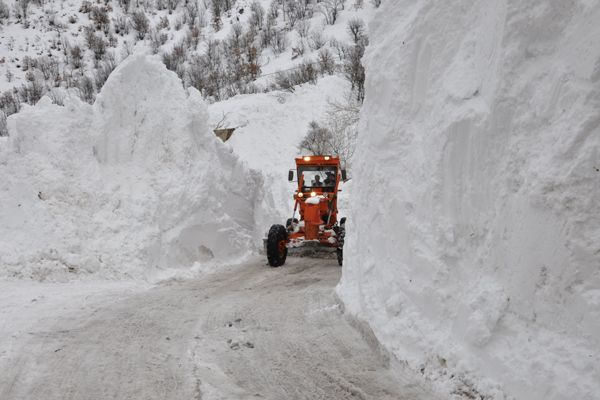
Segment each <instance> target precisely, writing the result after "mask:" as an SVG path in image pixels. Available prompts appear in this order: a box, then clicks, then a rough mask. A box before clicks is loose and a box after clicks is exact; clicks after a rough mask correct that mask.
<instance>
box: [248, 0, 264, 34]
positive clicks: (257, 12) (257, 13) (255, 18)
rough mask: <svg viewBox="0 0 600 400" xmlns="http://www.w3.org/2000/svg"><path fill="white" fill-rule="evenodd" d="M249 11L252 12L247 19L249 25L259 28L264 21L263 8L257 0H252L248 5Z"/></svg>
mask: <svg viewBox="0 0 600 400" xmlns="http://www.w3.org/2000/svg"><path fill="white" fill-rule="evenodd" d="M250 11H251V12H252V15H251V16H250V21H249V23H250V26H251V27H254V28H256V29H257V30H261V29H262V28H263V25H264V23H265V9H264V8H263V6H262V5H260V3H259V2H258V1H257V0H254V1H253V2H252V4H251V5H250Z"/></svg>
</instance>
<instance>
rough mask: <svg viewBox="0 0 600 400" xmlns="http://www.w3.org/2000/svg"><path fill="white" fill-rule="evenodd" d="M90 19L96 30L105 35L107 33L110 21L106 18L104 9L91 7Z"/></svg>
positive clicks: (106, 13) (106, 14)
mask: <svg viewBox="0 0 600 400" xmlns="http://www.w3.org/2000/svg"><path fill="white" fill-rule="evenodd" d="M90 19H91V20H92V21H93V22H94V24H95V26H96V29H97V30H102V31H104V32H105V33H108V30H109V28H110V19H109V18H108V12H107V10H106V8H104V7H92V10H91V12H90Z"/></svg>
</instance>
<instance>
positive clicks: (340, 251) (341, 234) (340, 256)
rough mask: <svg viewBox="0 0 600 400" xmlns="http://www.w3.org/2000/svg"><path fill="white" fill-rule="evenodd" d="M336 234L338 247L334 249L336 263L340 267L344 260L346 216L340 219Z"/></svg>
mask: <svg viewBox="0 0 600 400" xmlns="http://www.w3.org/2000/svg"><path fill="white" fill-rule="evenodd" d="M336 233H337V235H338V248H337V249H336V254H337V261H338V265H339V266H340V267H341V266H342V264H343V262H344V241H345V240H346V217H343V218H342V219H341V220H340V225H339V226H338V229H337V230H336Z"/></svg>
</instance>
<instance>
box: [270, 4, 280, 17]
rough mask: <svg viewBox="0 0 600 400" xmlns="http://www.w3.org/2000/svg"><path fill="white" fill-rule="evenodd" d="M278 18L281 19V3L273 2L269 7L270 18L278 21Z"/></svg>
mask: <svg viewBox="0 0 600 400" xmlns="http://www.w3.org/2000/svg"><path fill="white" fill-rule="evenodd" d="M277 17H279V2H278V1H277V0H273V1H271V4H270V5H269V18H271V19H277Z"/></svg>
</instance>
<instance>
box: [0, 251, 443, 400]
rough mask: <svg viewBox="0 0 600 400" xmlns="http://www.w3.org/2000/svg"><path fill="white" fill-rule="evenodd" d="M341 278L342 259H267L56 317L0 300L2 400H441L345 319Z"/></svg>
mask: <svg viewBox="0 0 600 400" xmlns="http://www.w3.org/2000/svg"><path fill="white" fill-rule="evenodd" d="M340 273H341V269H340V268H339V267H338V266H337V265H336V262H335V261H334V260H322V259H320V260H313V259H293V258H292V259H288V263H287V264H286V265H285V266H284V267H282V268H277V269H271V268H269V267H267V266H265V265H264V261H263V260H262V259H258V258H257V259H256V260H255V261H253V262H251V263H249V264H247V265H243V266H237V267H232V268H229V269H227V270H225V271H223V272H219V273H215V274H211V275H206V276H204V277H202V278H199V279H195V280H188V281H177V282H168V283H163V284H160V285H158V286H155V287H152V288H141V289H139V290H131V289H128V288H120V289H119V287H117V289H114V288H113V289H111V290H110V291H105V292H104V296H103V295H102V294H98V293H96V294H94V296H96V297H93V296H92V300H90V298H89V296H85V297H83V296H81V295H80V294H78V293H72V294H70V296H72V299H71V301H69V300H68V296H69V295H66V296H67V300H65V298H64V296H63V297H60V296H59V297H60V298H61V299H62V300H61V301H62V303H61V302H60V301H58V302H57V303H56V304H55V305H56V307H53V304H52V301H49V302H48V301H47V302H46V303H45V304H39V305H36V304H35V303H37V302H38V301H39V302H40V303H43V301H41V300H38V298H36V299H35V301H33V299H29V298H28V297H27V296H28V295H27V294H25V295H23V294H22V293H23V292H27V291H26V290H25V291H24V290H21V289H20V290H19V293H21V297H22V300H23V301H24V302H25V303H26V304H23V305H22V306H19V305H18V304H16V303H15V302H17V303H18V302H19V297H18V296H16V297H15V296H10V298H11V299H12V303H10V302H9V303H7V301H8V299H7V297H2V296H0V301H2V303H3V304H2V308H1V310H3V311H2V320H3V324H2V325H0V327H1V328H2V329H1V330H0V333H2V337H1V339H0V340H1V342H0V399H3V400H12V399H27V400H34V399H40V400H42V399H43V400H51V399H60V400H66V399H273V400H279V399H311V400H312V399H350V398H351V399H411V400H418V399H434V398H436V396H435V395H434V394H433V392H432V391H431V390H429V389H427V384H426V383H425V382H423V381H422V380H420V378H419V377H417V376H414V375H413V374H412V373H411V372H408V371H406V372H404V370H403V369H402V368H401V366H399V365H393V366H392V367H391V368H390V361H389V359H388V357H386V356H385V355H384V354H383V353H382V352H380V351H379V350H378V347H377V345H376V343H375V341H374V340H373V339H372V336H370V335H369V334H368V333H367V330H366V329H364V328H363V329H361V328H360V327H358V324H354V323H352V324H351V323H350V322H349V321H348V320H347V318H346V317H345V316H344V315H343V314H342V312H341V310H340V307H339V305H338V303H337V301H336V297H335V294H334V287H335V285H336V284H337V282H338V280H339V278H340ZM17 284H18V283H17ZM67 288H68V286H67ZM38 297H39V298H40V299H43V298H44V296H41V297H40V296H38ZM48 299H50V300H52V296H51V295H48ZM84 300H85V301H84ZM32 301H33V303H31V302H32ZM7 304H8V305H7ZM32 304H33V305H32ZM19 307H21V309H19ZM36 307H38V308H36ZM36 310H37V311H36ZM36 313H38V314H39V315H37V314H36ZM19 315H20V316H21V318H23V316H24V315H27V316H28V317H27V318H25V320H26V321H25V322H23V321H21V322H18V321H19V318H18V317H19ZM49 316H50V318H49ZM8 319H11V320H13V321H16V322H14V323H12V324H11V323H10V322H9V321H8ZM27 321H28V322H29V325H30V326H28V324H27ZM360 332H362V333H360Z"/></svg>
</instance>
